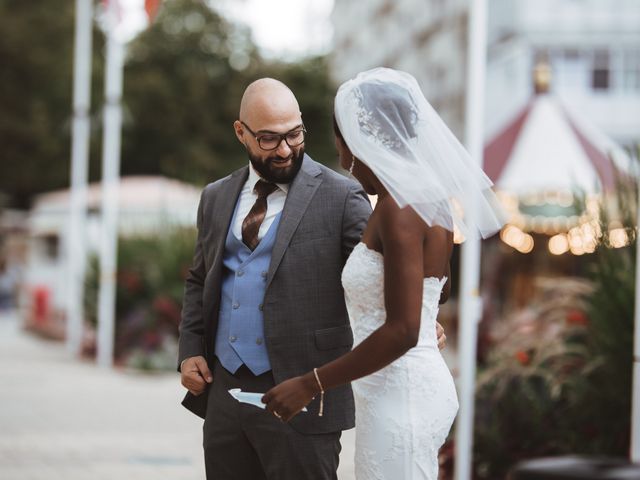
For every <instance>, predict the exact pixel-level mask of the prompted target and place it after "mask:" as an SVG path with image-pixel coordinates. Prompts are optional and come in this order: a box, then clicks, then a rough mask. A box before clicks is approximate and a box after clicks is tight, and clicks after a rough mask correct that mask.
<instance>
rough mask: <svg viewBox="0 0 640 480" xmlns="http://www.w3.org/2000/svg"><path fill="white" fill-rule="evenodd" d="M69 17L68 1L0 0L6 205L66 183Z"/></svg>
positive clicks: (0, 180) (0, 171)
mask: <svg viewBox="0 0 640 480" xmlns="http://www.w3.org/2000/svg"><path fill="white" fill-rule="evenodd" d="M74 15H75V14H74V2H71V1H66V2H57V5H55V6H54V5H52V4H51V2H50V1H47V0H29V1H28V2H25V1H21V0H0V31H2V36H0V65H2V68H1V69H0V112H2V114H1V115H0V145H2V159H1V160H0V191H3V192H5V193H6V194H8V196H9V197H10V198H9V199H10V202H9V203H10V204H12V205H14V206H18V207H26V206H27V205H28V202H29V199H30V197H31V195H33V193H35V192H41V191H44V190H51V189H55V188H61V187H64V186H66V185H68V182H69V162H70V142H71V139H70V131H71V95H72V84H73V82H72V77H73V72H72V65H73V38H74ZM98 35H100V34H99V33H98V32H97V31H94V38H95V37H97V36H98ZM97 44H98V42H97V41H95V40H94V46H95V48H94V52H95V53H94V56H95V61H94V65H93V77H94V80H95V81H94V87H95V88H94V98H95V93H97V92H96V89H98V88H99V87H100V78H101V77H102V68H101V67H102V63H101V62H100V61H99V55H98V53H97V52H98V48H99V45H97Z"/></svg>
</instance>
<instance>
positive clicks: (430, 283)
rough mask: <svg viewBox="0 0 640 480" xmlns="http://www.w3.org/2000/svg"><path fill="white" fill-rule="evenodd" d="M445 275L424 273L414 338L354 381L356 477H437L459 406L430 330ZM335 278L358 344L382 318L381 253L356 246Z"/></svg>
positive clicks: (383, 479) (371, 479)
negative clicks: (400, 351)
mask: <svg viewBox="0 0 640 480" xmlns="http://www.w3.org/2000/svg"><path fill="white" fill-rule="evenodd" d="M446 280H447V279H446V278H443V279H438V278H436V277H428V278H425V279H424V291H423V292H424V293H423V297H422V317H421V325H420V335H419V340H418V344H417V345H416V346H415V347H414V348H412V349H411V350H409V351H408V352H407V353H406V354H405V355H403V356H402V357H400V358H399V359H398V360H396V361H394V362H393V363H391V364H390V365H388V366H386V367H385V368H383V369H381V370H379V371H377V372H375V373H373V374H372V375H369V376H367V377H364V378H361V379H359V380H357V381H355V382H353V391H354V395H355V400H356V454H355V465H356V478H357V479H358V480H392V479H393V480H409V479H411V480H419V479H428V480H437V478H438V450H439V448H440V447H441V446H442V444H443V443H444V441H445V440H446V437H447V435H448V433H449V430H450V429H451V425H452V423H453V420H454V418H455V415H456V413H457V411H458V399H457V395H456V390H455V386H454V383H453V378H452V377H451V373H450V372H449V369H448V367H447V365H446V364H445V362H444V360H443V358H442V356H441V355H440V352H439V350H438V345H437V338H436V332H435V321H436V317H437V315H438V305H439V300H440V294H441V291H442V287H443V286H444V284H445V283H446ZM342 284H343V287H344V291H345V299H346V303H347V309H348V311H349V317H350V319H351V324H352V328H353V332H354V343H355V345H357V344H359V343H360V342H362V341H363V340H364V339H365V338H366V337H368V336H369V335H370V334H371V333H373V332H374V331H375V330H376V329H378V328H379V327H380V326H381V325H382V324H383V323H384V321H385V317H386V312H385V307H384V264H383V256H382V254H380V253H379V252H376V251H375V250H371V249H369V248H368V247H367V246H366V245H365V244H364V243H360V244H358V245H357V246H356V247H355V249H354V250H353V252H352V254H351V256H350V257H349V260H348V261H347V264H346V265H345V268H344V271H343V273H342Z"/></svg>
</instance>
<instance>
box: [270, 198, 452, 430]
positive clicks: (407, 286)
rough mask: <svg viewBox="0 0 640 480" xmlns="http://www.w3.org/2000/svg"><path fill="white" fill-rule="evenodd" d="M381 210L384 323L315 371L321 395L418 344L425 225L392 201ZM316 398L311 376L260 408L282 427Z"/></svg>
mask: <svg viewBox="0 0 640 480" xmlns="http://www.w3.org/2000/svg"><path fill="white" fill-rule="evenodd" d="M389 200H390V199H389ZM379 208H381V211H380V212H379V213H380V229H379V235H380V239H381V241H382V244H383V248H384V271H385V275H384V292H385V306H386V312H387V318H386V321H385V323H384V324H383V325H382V326H381V327H380V328H378V329H377V330H376V331H374V332H373V333H372V334H371V335H370V336H369V337H367V338H366V339H365V340H364V341H363V342H362V343H360V344H359V345H358V346H357V347H356V348H354V349H353V350H352V351H351V352H349V353H346V354H345V355H343V356H341V357H339V358H337V359H336V360H334V361H332V362H330V363H327V364H326V365H324V366H322V367H320V368H318V369H317V373H318V377H319V378H320V381H321V383H322V386H323V387H324V389H325V390H329V389H331V388H334V387H337V386H339V385H344V384H346V383H349V382H351V381H352V380H355V379H358V378H360V377H363V376H366V375H369V374H371V373H373V372H375V371H377V370H380V369H381V368H383V367H385V366H386V365H388V364H390V363H391V362H393V361H394V360H396V359H397V358H399V357H401V356H402V355H403V354H404V353H406V352H407V350H409V349H410V348H412V347H414V346H415V345H416V343H417V341H418V335H419V332H420V316H421V310H422V296H423V283H424V282H423V278H424V270H423V259H424V252H423V245H424V240H425V234H424V224H423V223H422V221H421V220H420V218H419V217H418V216H417V214H416V213H415V212H414V211H413V210H412V209H410V208H405V209H400V208H398V206H397V205H396V204H395V202H393V201H387V202H384V205H379ZM437 243H438V242H427V248H434V249H438V248H444V249H445V250H444V252H446V245H440V246H438V245H437ZM441 253H442V250H441ZM319 392H320V388H319V385H318V382H317V381H316V378H315V375H314V373H313V372H309V373H307V374H305V375H303V376H300V377H296V378H292V379H290V380H286V381H285V382H283V383H281V384H279V385H277V386H276V387H274V388H272V389H271V390H269V391H268V392H267V393H266V394H265V395H264V397H263V402H265V403H266V404H267V409H268V410H269V411H271V412H277V413H278V414H279V415H280V416H281V417H282V419H283V420H285V421H286V420H289V419H290V418H291V417H293V416H294V415H295V414H297V413H298V412H299V411H300V410H301V409H302V407H304V406H305V405H307V404H308V403H309V402H310V401H311V400H312V399H313V398H314V397H315V396H316V395H317V394H318V393H319Z"/></svg>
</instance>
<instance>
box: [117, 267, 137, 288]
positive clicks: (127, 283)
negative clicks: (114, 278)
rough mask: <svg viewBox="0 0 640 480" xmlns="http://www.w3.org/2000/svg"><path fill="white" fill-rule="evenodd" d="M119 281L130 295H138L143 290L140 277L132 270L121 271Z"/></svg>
mask: <svg viewBox="0 0 640 480" xmlns="http://www.w3.org/2000/svg"><path fill="white" fill-rule="evenodd" d="M118 281H119V282H120V284H121V285H122V286H123V287H124V288H125V289H126V290H127V291H129V293H136V292H138V291H140V289H141V288H142V279H141V278H140V275H139V274H138V273H137V272H134V271H132V270H121V271H120V272H119V273H118Z"/></svg>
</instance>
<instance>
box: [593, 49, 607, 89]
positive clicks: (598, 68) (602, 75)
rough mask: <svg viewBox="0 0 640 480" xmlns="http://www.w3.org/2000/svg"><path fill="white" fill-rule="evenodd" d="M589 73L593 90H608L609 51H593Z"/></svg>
mask: <svg viewBox="0 0 640 480" xmlns="http://www.w3.org/2000/svg"><path fill="white" fill-rule="evenodd" d="M591 73H592V75H591V87H592V88H593V89H594V90H609V83H610V82H609V81H610V71H609V52H607V51H606V50H599V51H596V52H595V54H594V56H593V69H592V70H591Z"/></svg>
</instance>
